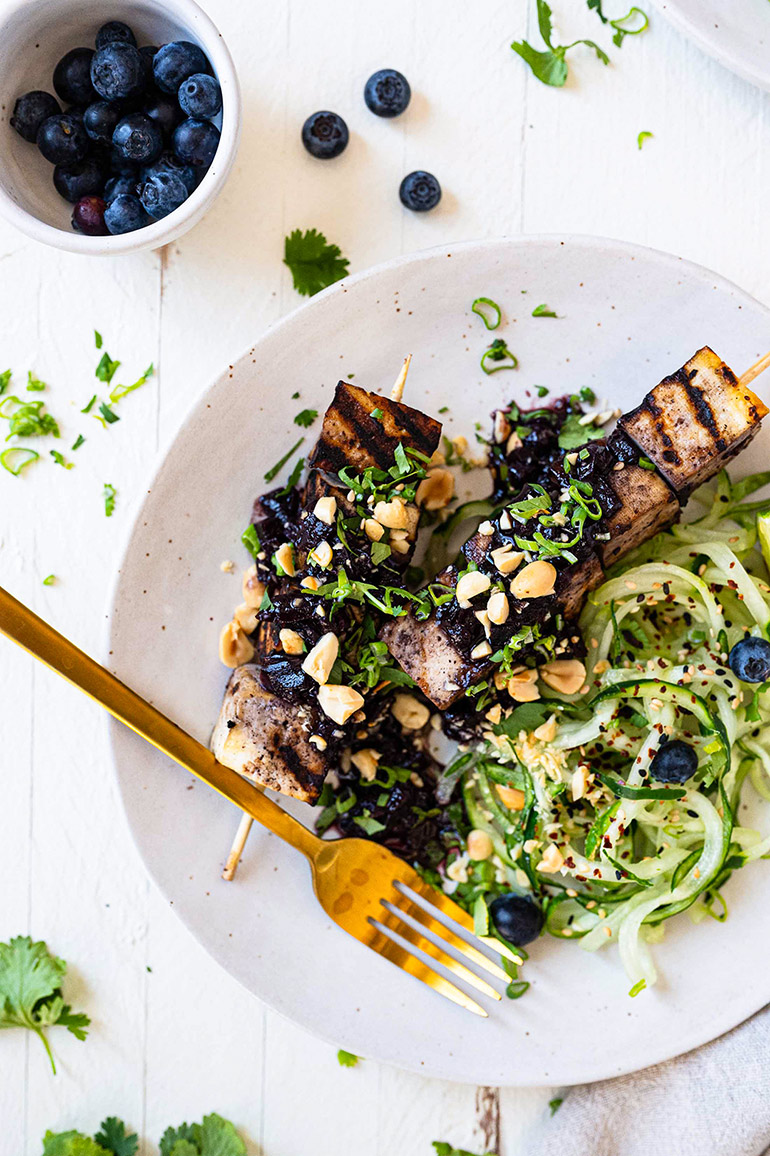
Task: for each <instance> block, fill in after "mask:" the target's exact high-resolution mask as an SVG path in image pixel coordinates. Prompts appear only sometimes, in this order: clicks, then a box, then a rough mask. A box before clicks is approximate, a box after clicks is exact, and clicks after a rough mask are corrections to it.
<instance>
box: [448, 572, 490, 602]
mask: <svg viewBox="0 0 770 1156" xmlns="http://www.w3.org/2000/svg"><path fill="white" fill-rule="evenodd" d="M491 585H492V581H491V579H490V577H489V575H488V574H482V573H481V571H480V570H469V571H468V573H467V574H463V575H462V577H461V578H459V579H458V581H457V587H456V588H455V597H456V598H457V601H458V602H459V603H460V605H461V606H462V607H464V608H465V609H467V608H468V607H469V606H470V604H471V598H475V597H476V595H477V594H483V593H484V591H485V590H488V589H489V587H490V586H491Z"/></svg>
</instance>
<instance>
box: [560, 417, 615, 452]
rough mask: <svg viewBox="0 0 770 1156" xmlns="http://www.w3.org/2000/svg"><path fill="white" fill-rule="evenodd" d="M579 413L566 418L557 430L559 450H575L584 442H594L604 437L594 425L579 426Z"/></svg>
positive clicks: (602, 432) (601, 431)
mask: <svg viewBox="0 0 770 1156" xmlns="http://www.w3.org/2000/svg"><path fill="white" fill-rule="evenodd" d="M580 417H581V415H580V414H579V413H571V414H569V415H568V416H567V419H566V421H565V422H564V425H563V426H562V427H561V429H560V430H559V449H562V450H575V449H577V448H578V447H579V446H584V445H585V444H586V442H591V441H595V440H596V438H602V437H604V431H603V430H602V429H600V428H599V427H598V426H595V425H581V424H580Z"/></svg>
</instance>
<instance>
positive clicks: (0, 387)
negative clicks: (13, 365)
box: [0, 369, 11, 395]
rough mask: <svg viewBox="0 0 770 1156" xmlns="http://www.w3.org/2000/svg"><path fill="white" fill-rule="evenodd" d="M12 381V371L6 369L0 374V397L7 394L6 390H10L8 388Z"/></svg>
mask: <svg viewBox="0 0 770 1156" xmlns="http://www.w3.org/2000/svg"><path fill="white" fill-rule="evenodd" d="M10 381H11V371H10V369H4V370H3V372H2V373H0V395H2V394H4V393H5V391H6V389H7V388H8V386H9V384H10Z"/></svg>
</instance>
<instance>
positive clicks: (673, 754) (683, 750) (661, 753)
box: [650, 739, 698, 783]
mask: <svg viewBox="0 0 770 1156" xmlns="http://www.w3.org/2000/svg"><path fill="white" fill-rule="evenodd" d="M697 769H698V755H697V752H696V750H695V748H694V747H691V746H690V744H689V743H684V742H682V740H681V739H672V740H671V741H670V742H667V743H664V744H663V746H662V747H659V748H658V750H657V751H656V753H655V757H654V758H653V760H652V762H651V763H650V774H651V776H652V777H653V779H656V780H657V781H658V782H659V783H686V782H687V780H688V779H691V778H692V776H693V775H694V774H695V772H696V771H697Z"/></svg>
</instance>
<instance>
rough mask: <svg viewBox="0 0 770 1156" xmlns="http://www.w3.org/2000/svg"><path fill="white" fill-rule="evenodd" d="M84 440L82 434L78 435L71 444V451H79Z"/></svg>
mask: <svg viewBox="0 0 770 1156" xmlns="http://www.w3.org/2000/svg"><path fill="white" fill-rule="evenodd" d="M85 440H86V439H85V438H84V437H83V435H82V434H78V436H77V437H76V438H75V441H74V442H73V443H72V448H73V450H79V449H80V447H81V446H82V444H83V442H84V441H85Z"/></svg>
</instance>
